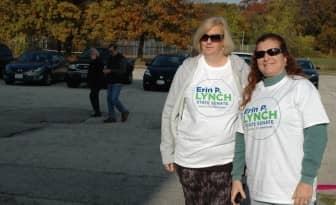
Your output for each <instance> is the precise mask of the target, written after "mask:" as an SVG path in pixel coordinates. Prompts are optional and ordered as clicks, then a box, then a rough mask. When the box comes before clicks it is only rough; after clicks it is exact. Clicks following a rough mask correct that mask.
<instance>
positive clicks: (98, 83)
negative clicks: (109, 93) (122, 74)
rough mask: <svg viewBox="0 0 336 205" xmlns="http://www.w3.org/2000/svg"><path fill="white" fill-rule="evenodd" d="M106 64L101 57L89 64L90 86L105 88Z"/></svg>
mask: <svg viewBox="0 0 336 205" xmlns="http://www.w3.org/2000/svg"><path fill="white" fill-rule="evenodd" d="M103 68H104V64H103V62H102V60H101V59H100V58H97V59H95V60H92V61H91V62H90V65H89V70H88V76H87V82H88V86H89V88H103V87H104V84H105V77H104V73H103Z"/></svg>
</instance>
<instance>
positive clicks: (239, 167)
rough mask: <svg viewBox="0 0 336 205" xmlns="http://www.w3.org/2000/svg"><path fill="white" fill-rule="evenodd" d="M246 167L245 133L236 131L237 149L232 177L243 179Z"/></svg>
mask: <svg viewBox="0 0 336 205" xmlns="http://www.w3.org/2000/svg"><path fill="white" fill-rule="evenodd" d="M244 167H245V138H244V134H242V133H239V132H237V133H236V142H235V151H234V157H233V168H232V172H231V175H232V179H233V180H240V181H241V180H242V175H243V173H244Z"/></svg>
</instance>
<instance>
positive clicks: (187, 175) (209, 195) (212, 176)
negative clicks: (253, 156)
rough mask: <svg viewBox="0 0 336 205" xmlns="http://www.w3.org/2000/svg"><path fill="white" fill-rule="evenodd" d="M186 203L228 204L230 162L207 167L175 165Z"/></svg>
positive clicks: (188, 204) (194, 204) (189, 204)
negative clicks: (194, 167) (195, 167)
mask: <svg viewBox="0 0 336 205" xmlns="http://www.w3.org/2000/svg"><path fill="white" fill-rule="evenodd" d="M175 167H176V172H177V174H178V176H179V179H180V182H181V184H182V188H183V193H184V198H185V204H186V205H230V204H231V202H230V201H231V200H230V195H231V187H232V185H231V182H232V178H231V170H232V163H230V164H227V165H221V166H215V167H209V168H199V169H198V168H197V169H193V168H185V167H181V166H179V165H176V166H175Z"/></svg>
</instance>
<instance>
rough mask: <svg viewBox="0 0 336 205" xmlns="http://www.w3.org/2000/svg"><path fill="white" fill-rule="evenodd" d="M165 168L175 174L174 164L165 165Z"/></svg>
mask: <svg viewBox="0 0 336 205" xmlns="http://www.w3.org/2000/svg"><path fill="white" fill-rule="evenodd" d="M165 167H166V170H167V171H168V172H171V173H172V172H175V165H174V163H169V164H166V165H165Z"/></svg>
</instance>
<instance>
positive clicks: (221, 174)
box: [160, 17, 249, 205]
mask: <svg viewBox="0 0 336 205" xmlns="http://www.w3.org/2000/svg"><path fill="white" fill-rule="evenodd" d="M193 44H194V48H195V49H196V50H197V51H198V52H199V53H200V54H199V55H198V56H196V57H193V58H188V59H186V60H185V61H184V62H183V64H182V65H181V66H180V68H179V69H178V70H177V72H176V75H175V77H174V80H173V83H172V85H171V88H170V90H169V93H168V96H167V99H166V102H165V105H164V109H163V113H162V126H161V144H160V150H161V155H162V161H163V164H164V166H165V168H166V169H167V171H168V172H174V171H175V170H176V172H177V174H178V177H179V180H180V182H181V184H182V188H183V192H184V197H185V203H186V204H187V205H228V204H230V192H231V169H232V160H233V153H234V135H235V132H236V126H237V122H238V112H239V105H240V101H241V91H242V88H243V87H244V85H245V83H246V82H247V75H248V72H249V68H248V66H247V64H246V63H245V62H244V60H243V59H241V58H240V57H238V56H235V55H232V54H231V52H232V51H233V49H234V44H233V41H232V38H231V34H230V31H229V27H228V25H227V23H226V21H225V19H224V18H222V17H212V18H209V19H206V20H205V21H204V22H203V23H202V24H201V25H200V27H199V28H198V30H197V31H196V33H195V36H194V43H193Z"/></svg>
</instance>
